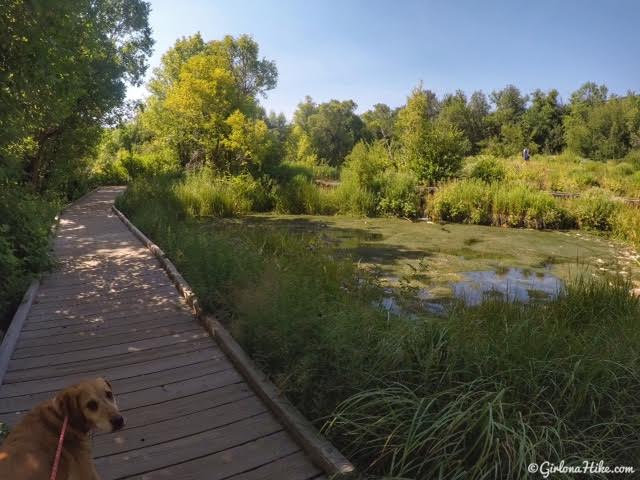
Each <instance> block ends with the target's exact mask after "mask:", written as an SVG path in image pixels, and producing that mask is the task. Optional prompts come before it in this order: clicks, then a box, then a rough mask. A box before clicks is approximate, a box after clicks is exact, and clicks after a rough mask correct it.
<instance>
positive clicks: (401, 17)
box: [129, 0, 640, 117]
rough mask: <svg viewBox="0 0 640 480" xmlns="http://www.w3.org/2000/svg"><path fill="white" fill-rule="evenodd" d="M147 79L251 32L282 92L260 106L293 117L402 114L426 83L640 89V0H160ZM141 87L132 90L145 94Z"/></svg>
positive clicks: (445, 87) (448, 88)
mask: <svg viewBox="0 0 640 480" xmlns="http://www.w3.org/2000/svg"><path fill="white" fill-rule="evenodd" d="M151 6H152V12H151V19H150V21H151V26H152V28H153V36H154V38H155V40H156V45H155V52H154V54H153V56H152V58H151V60H150V66H151V68H150V69H149V73H150V72H151V70H152V68H153V67H155V66H157V65H158V64H159V62H160V57H161V55H162V53H163V52H164V51H166V50H167V49H168V48H169V47H171V45H173V43H174V42H175V40H176V38H178V37H181V36H186V35H190V34H193V33H195V32H197V31H200V32H201V33H202V35H203V37H204V38H205V40H212V39H218V38H221V37H223V36H224V35H226V34H231V35H234V36H235V35H239V34H242V33H249V34H251V35H252V36H253V37H254V39H255V40H256V41H257V42H258V43H259V45H260V49H261V55H262V56H265V57H266V58H268V59H271V60H275V62H276V64H277V67H278V71H279V79H278V86H277V87H276V88H275V89H274V90H272V91H270V92H269V94H268V97H267V98H266V99H264V100H263V101H262V103H263V105H264V106H265V107H266V108H267V110H275V111H276V112H284V113H285V114H286V115H287V116H288V117H290V116H291V114H292V113H293V111H294V110H295V108H296V105H297V104H298V102H300V101H301V100H302V99H303V98H304V96H305V95H311V96H312V97H313V99H314V100H316V101H318V102H322V101H327V100H329V99H331V98H337V99H340V100H344V99H353V100H355V101H356V103H357V104H358V111H360V112H362V111H365V110H367V109H368V108H370V107H371V106H372V105H373V104H375V103H378V102H383V103H387V104H389V105H391V106H394V107H395V106H399V105H401V104H403V103H404V102H405V99H406V96H407V94H408V93H409V92H410V90H411V88H412V87H413V86H415V85H416V84H417V83H418V82H420V81H422V82H423V85H424V87H425V88H429V89H431V90H434V91H435V92H436V93H438V94H439V95H441V94H443V93H446V92H453V91H455V90H457V89H461V90H464V91H465V92H467V93H470V92H472V91H474V90H479V89H480V90H484V91H485V92H487V93H488V92H490V91H491V90H495V89H499V88H502V87H503V86H505V85H507V84H509V83H511V84H514V85H516V86H517V87H519V88H520V89H521V90H523V91H524V92H529V91H531V90H534V89H535V88H542V89H543V90H547V89H550V88H557V89H558V90H559V91H560V94H561V96H562V97H563V98H564V99H568V97H569V94H570V93H571V92H572V91H573V90H576V89H577V88H578V87H579V86H580V85H581V84H582V83H584V82H585V81H595V82H598V83H606V84H607V86H609V89H610V91H613V92H616V93H620V94H623V93H625V92H626V91H627V90H636V91H637V90H640V61H639V60H638V50H637V48H638V44H639V43H640V42H639V41H640V28H638V26H637V21H638V19H639V18H640V1H635V0H599V1H596V0H584V1H576V0H557V1H552V0H529V1H521V0H511V1H507V0H502V1H496V0H485V1H481V0H477V1H472V0H464V1H462V0H460V1H455V0H450V1H446V0H442V1H408V0H395V1H393V0H387V1H378V0H370V1H365V0H342V1H337V0H336V1H334V0H331V1H329V0H325V1H321V0H316V1H313V2H312V1H303V0H299V1H293V0H282V1H276V0H263V1H259V0H227V1H222V0H182V1H179V2H176V1H175V0H152V1H151ZM144 95H145V92H144V89H130V91H129V96H130V97H131V98H141V97H143V96H144Z"/></svg>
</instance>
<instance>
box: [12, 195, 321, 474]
mask: <svg viewBox="0 0 640 480" xmlns="http://www.w3.org/2000/svg"><path fill="white" fill-rule="evenodd" d="M121 191H122V189H121V188H119V187H108V188H102V189H99V190H98V191H96V192H94V193H92V194H90V195H89V196H87V197H85V198H83V199H82V200H80V201H79V202H77V203H76V204H74V205H72V206H71V207H70V208H69V209H67V210H66V212H65V213H64V214H63V215H62V217H61V220H60V225H59V228H58V231H57V236H56V238H55V243H54V250H55V254H56V257H57V259H58V261H59V266H58V268H57V269H56V270H55V271H54V272H52V273H51V274H50V275H48V276H46V277H45V278H44V279H43V281H42V284H41V286H40V289H39V291H38V294H37V297H36V299H35V301H34V304H33V306H32V308H31V310H30V312H29V315H28V317H27V319H26V322H25V324H24V327H23V329H22V332H21V334H20V337H19V340H18V343H17V345H16V348H15V350H14V352H13V355H12V357H11V361H10V363H9V367H8V370H7V373H6V376H5V378H4V383H3V385H2V386H0V420H2V421H5V422H7V423H9V424H10V425H11V424H15V423H16V422H17V421H18V420H19V418H20V416H21V414H22V413H23V412H25V411H27V410H29V409H30V408H31V407H33V406H34V405H36V404H37V403H39V402H41V401H43V400H46V399H47V398H50V397H52V396H53V395H54V394H55V392H56V391H57V390H59V389H61V388H64V387H65V386H67V385H69V384H72V383H73V382H76V381H77V380H80V379H83V378H87V377H93V376H99V375H100V376H104V377H106V378H108V379H109V380H111V382H112V384H113V387H114V391H115V393H116V395H117V399H118V404H119V406H120V408H121V410H122V411H123V415H124V416H125V419H126V427H125V429H124V430H122V431H120V432H117V433H110V434H96V436H95V437H94V440H93V447H94V454H95V461H96V466H97V468H98V471H99V472H100V474H101V476H102V478H103V479H116V478H140V479H142V478H143V479H160V478H162V479H166V478H171V479H207V480H213V479H222V478H229V479H246V480H249V479H256V480H257V479H274V480H276V479H277V480H287V479H291V480H295V479H299V480H305V479H321V478H322V479H324V478H325V477H324V475H323V473H322V472H321V471H320V470H319V469H318V468H317V467H316V466H314V465H313V464H312V462H311V461H310V460H309V458H308V457H307V456H306V454H305V453H304V452H303V451H302V449H301V447H300V446H299V445H298V444H297V443H296V442H295V441H294V440H293V439H292V438H291V436H290V435H289V434H288V433H287V432H286V431H285V430H284V428H283V426H282V425H281V424H280V423H279V422H278V421H277V420H276V419H275V418H274V416H273V415H272V414H271V413H270V412H269V410H268V408H267V407H266V406H265V404H264V403H263V402H262V401H261V400H260V399H259V398H258V397H257V396H256V395H255V394H254V392H253V391H252V390H251V388H250V387H249V386H248V385H247V384H246V383H245V381H244V379H243V378H242V376H241V375H240V374H239V372H238V371H237V370H236V369H235V368H234V366H233V365H232V364H231V363H230V361H229V359H228V358H227V357H226V356H225V354H224V353H223V352H222V351H221V350H220V349H219V348H218V347H217V346H216V344H215V342H214V341H213V340H212V339H211V338H209V336H208V335H207V334H206V333H205V331H204V330H203V329H202V328H201V327H200V326H199V325H198V323H197V322H196V320H195V319H194V317H193V316H192V314H191V312H190V310H189V309H188V307H187V306H186V305H185V303H184V302H183V300H182V298H181V297H180V296H179V295H178V293H177V291H176V290H175V288H174V287H173V285H172V283H171V281H170V280H169V278H168V277H167V275H166V274H165V272H164V270H162V269H161V268H160V266H159V265H158V262H157V260H156V259H155V258H154V257H153V256H152V255H151V254H150V253H149V251H148V250H147V248H146V247H144V246H143V245H142V244H141V243H140V242H139V241H138V240H137V239H136V237H134V236H133V234H132V233H131V232H130V231H129V230H128V229H127V228H126V227H125V225H124V224H123V223H122V222H121V221H120V220H119V219H118V218H117V217H116V216H115V215H114V214H113V213H112V212H111V209H110V207H111V204H112V203H113V201H114V199H115V197H116V196H117V195H118V194H119V193H120V192H121Z"/></svg>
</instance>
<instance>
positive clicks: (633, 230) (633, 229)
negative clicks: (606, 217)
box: [612, 205, 640, 248]
mask: <svg viewBox="0 0 640 480" xmlns="http://www.w3.org/2000/svg"><path fill="white" fill-rule="evenodd" d="M612 229H613V233H614V235H615V236H617V237H618V238H620V239H622V240H625V241H627V242H630V243H631V244H633V245H635V247H636V248H640V208H638V207H632V206H626V205H625V206H620V207H619V208H618V209H617V211H616V213H615V215H614V217H613V221H612Z"/></svg>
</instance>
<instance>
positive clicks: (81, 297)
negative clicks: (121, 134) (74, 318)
mask: <svg viewBox="0 0 640 480" xmlns="http://www.w3.org/2000/svg"><path fill="white" fill-rule="evenodd" d="M170 288H173V287H172V286H170V285H169V286H167V285H163V284H160V285H158V286H154V285H140V286H139V287H136V288H126V289H122V290H111V291H107V290H104V291H97V292H92V291H88V290H87V289H86V288H85V289H83V290H82V291H80V290H79V291H78V292H76V293H73V294H70V295H51V296H49V297H47V296H42V295H37V296H36V299H35V300H34V302H33V308H36V306H37V307H38V308H41V307H42V308H48V307H49V305H51V304H54V305H55V304H56V303H59V302H68V303H70V304H75V303H82V302H93V301H96V300H97V301H102V300H103V299H109V298H115V299H124V298H130V297H137V296H140V295H146V294H147V293H159V292H164V291H165V290H167V289H170Z"/></svg>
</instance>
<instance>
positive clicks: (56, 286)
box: [42, 266, 166, 294]
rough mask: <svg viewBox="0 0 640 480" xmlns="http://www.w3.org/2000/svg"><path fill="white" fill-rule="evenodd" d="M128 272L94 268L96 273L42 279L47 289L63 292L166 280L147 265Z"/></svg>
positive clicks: (123, 286)
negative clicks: (141, 270) (66, 277)
mask: <svg viewBox="0 0 640 480" xmlns="http://www.w3.org/2000/svg"><path fill="white" fill-rule="evenodd" d="M129 270H130V271H129V272H128V273H129V274H127V270H125V269H119V270H115V271H113V272H111V271H110V270H107V269H101V270H100V269H99V270H94V275H92V276H88V275H84V276H80V275H76V276H75V277H74V278H72V279H61V280H58V281H56V282H55V283H54V282H52V281H51V279H50V278H46V277H45V278H44V279H43V281H42V285H43V287H46V288H47V291H50V292H53V293H56V294H57V293H61V292H65V291H69V290H74V289H79V290H82V289H83V288H85V289H86V288H87V287H89V286H99V285H115V284H117V285H118V286H120V287H121V288H127V287H130V286H133V285H142V284H147V283H148V284H152V283H153V282H158V283H160V282H162V283H163V284H165V285H166V283H164V280H163V279H162V278H161V277H159V276H158V273H157V271H156V270H155V269H154V268H151V266H147V268H145V269H144V271H143V272H136V271H135V270H131V269H129Z"/></svg>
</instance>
